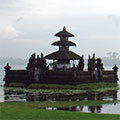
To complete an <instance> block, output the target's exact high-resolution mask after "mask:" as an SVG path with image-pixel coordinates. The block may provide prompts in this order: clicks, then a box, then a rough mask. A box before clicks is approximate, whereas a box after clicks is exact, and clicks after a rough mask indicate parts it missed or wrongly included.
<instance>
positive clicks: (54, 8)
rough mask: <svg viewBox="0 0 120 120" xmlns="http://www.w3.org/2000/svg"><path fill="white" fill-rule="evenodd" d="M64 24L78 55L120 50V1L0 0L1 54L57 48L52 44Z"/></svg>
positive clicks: (22, 55)
mask: <svg viewBox="0 0 120 120" xmlns="http://www.w3.org/2000/svg"><path fill="white" fill-rule="evenodd" d="M64 26H66V29H67V31H69V32H71V33H72V34H74V35H75V37H74V38H70V40H71V41H73V42H75V43H76V44H77V47H71V48H70V49H71V50H72V51H74V52H76V53H77V54H79V55H84V56H85V57H88V55H89V54H90V55H92V54H93V53H96V56H99V57H103V56H105V55H106V53H108V52H111V51H112V52H118V53H120V0H0V56H3V57H19V58H29V57H30V55H31V54H32V53H34V52H36V53H37V54H39V55H40V54H41V52H42V53H44V55H47V54H49V53H51V52H53V51H56V50H58V47H56V46H51V43H53V42H55V41H57V40H59V38H57V37H55V36H54V34H55V33H57V32H59V31H61V30H62V28H63V27H64Z"/></svg>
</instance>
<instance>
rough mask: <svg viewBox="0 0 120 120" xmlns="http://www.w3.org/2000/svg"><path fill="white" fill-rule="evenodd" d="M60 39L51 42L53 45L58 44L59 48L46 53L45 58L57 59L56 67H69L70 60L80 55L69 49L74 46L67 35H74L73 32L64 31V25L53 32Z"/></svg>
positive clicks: (78, 57) (77, 58)
mask: <svg viewBox="0 0 120 120" xmlns="http://www.w3.org/2000/svg"><path fill="white" fill-rule="evenodd" d="M55 36H56V37H59V38H60V40H59V41H56V42H54V43H52V45H53V46H58V47H59V50H58V51H56V52H53V53H51V54H49V55H47V56H46V57H45V58H46V59H50V60H57V63H56V67H57V68H58V69H62V68H68V69H69V68H70V60H73V63H74V60H79V59H80V56H79V55H77V54H76V53H74V52H73V51H70V50H69V47H71V46H76V44H75V43H74V42H72V41H69V37H74V35H73V34H71V33H69V32H68V31H66V28H65V27H64V28H63V30H62V31H60V32H58V33H56V34H55Z"/></svg>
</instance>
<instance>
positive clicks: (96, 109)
mask: <svg viewBox="0 0 120 120" xmlns="http://www.w3.org/2000/svg"><path fill="white" fill-rule="evenodd" d="M70 100H71V101H72V100H74V101H80V100H85V101H89V100H113V101H118V100H120V90H109V91H104V92H95V91H87V92H86V93H79V94H73V95H64V94H48V93H44V94H43V93H29V92H23V91H5V92H4V88H3V87H0V102H11V101H14V102H15V101H16V102H18V101H19V102H23V101H24V102H25V101H70ZM46 109H49V110H50V109H51V110H70V111H77V112H92V113H112V114H113V113H114V114H119V113H120V102H118V103H115V102H114V103H112V104H103V105H99V106H73V105H71V106H69V107H67V108H56V107H53V108H52V107H48V108H46Z"/></svg>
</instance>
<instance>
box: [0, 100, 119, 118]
mask: <svg viewBox="0 0 120 120" xmlns="http://www.w3.org/2000/svg"><path fill="white" fill-rule="evenodd" d="M97 102H99V101H96V103H95V104H98V103H97ZM50 103H51V102H23V103H20V102H15V103H14V102H11V103H0V120H120V115H112V114H96V113H81V112H69V111H54V110H53V111H51V110H44V109H40V107H43V106H50ZM66 103H67V102H66ZM66 103H65V102H63V103H62V102H58V103H51V106H59V105H61V104H63V105H65V104H66ZM70 104H71V103H70ZM73 104H80V102H76V101H74V102H73ZM81 104H82V105H83V104H86V105H87V104H88V103H87V102H86V103H81ZM91 104H93V103H92V101H91ZM68 105H69V102H68Z"/></svg>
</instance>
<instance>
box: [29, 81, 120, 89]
mask: <svg viewBox="0 0 120 120" xmlns="http://www.w3.org/2000/svg"><path fill="white" fill-rule="evenodd" d="M117 86H118V85H117V84H116V83H107V82H106V83H105V82H99V83H88V84H79V85H58V84H31V85H29V86H28V88H30V89H81V90H96V89H105V88H110V89H111V88H117Z"/></svg>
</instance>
